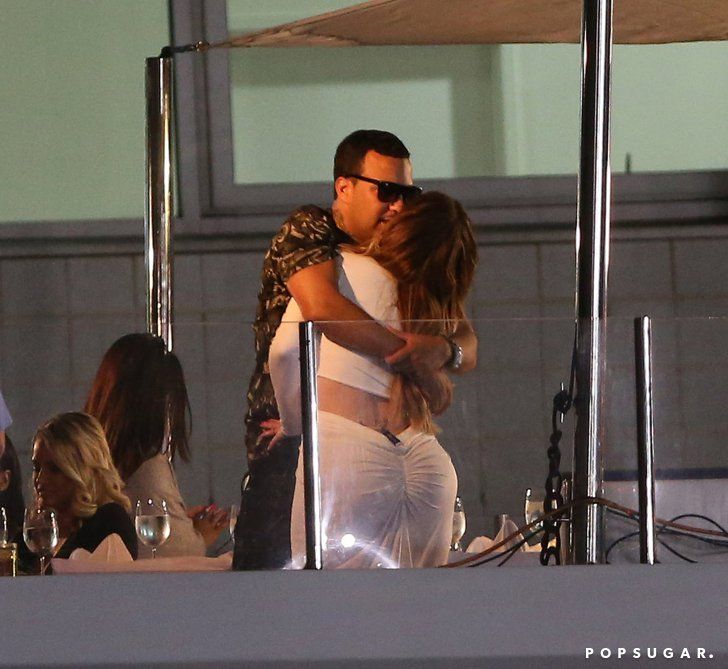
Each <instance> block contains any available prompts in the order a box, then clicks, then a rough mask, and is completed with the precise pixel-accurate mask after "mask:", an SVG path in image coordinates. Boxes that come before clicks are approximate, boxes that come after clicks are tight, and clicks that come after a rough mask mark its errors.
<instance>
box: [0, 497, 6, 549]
mask: <svg viewBox="0 0 728 669" xmlns="http://www.w3.org/2000/svg"><path fill="white" fill-rule="evenodd" d="M6 543H8V516H7V514H6V513H5V507H4V506H0V546H4V545H5V544H6Z"/></svg>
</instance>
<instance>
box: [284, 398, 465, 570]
mask: <svg viewBox="0 0 728 669" xmlns="http://www.w3.org/2000/svg"><path fill="white" fill-rule="evenodd" d="M318 428H319V444H320V449H319V450H320V467H321V469H320V471H321V508H322V517H323V532H324V567H325V568H329V569H331V568H351V569H372V568H377V567H384V568H398V567H436V566H438V565H440V564H444V563H445V562H446V561H447V557H448V551H449V549H450V539H451V536H452V518H453V507H454V503H455V495H456V494H457V475H456V473H455V468H454V467H453V465H452V461H451V460H450V456H448V454H447V453H446V452H445V451H444V449H443V448H442V446H440V444H439V443H438V441H437V439H435V437H434V436H432V435H431V434H423V433H422V432H417V431H415V430H412V429H410V428H408V429H406V430H404V431H403V432H400V433H399V434H398V435H396V437H397V438H398V439H399V442H400V443H398V444H393V443H392V442H391V441H390V439H388V438H387V437H386V436H385V435H384V434H382V433H380V432H377V431H376V430H373V429H370V428H367V427H364V426H362V425H359V424H358V423H355V422H353V421H350V420H348V419H346V418H342V417H341V416H337V415H336V414H332V413H327V412H325V411H320V412H319V422H318ZM291 547H292V550H293V566H294V567H299V568H300V567H302V566H303V563H304V562H305V554H306V542H305V529H304V511H303V458H299V461H298V470H297V472H296V492H295V495H294V498H293V516H292V519H291Z"/></svg>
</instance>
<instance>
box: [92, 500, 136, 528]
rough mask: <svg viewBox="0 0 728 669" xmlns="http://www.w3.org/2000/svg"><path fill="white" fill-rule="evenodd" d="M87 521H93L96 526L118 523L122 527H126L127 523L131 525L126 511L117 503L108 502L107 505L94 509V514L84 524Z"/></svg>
mask: <svg viewBox="0 0 728 669" xmlns="http://www.w3.org/2000/svg"><path fill="white" fill-rule="evenodd" d="M89 521H93V522H94V523H98V524H101V523H103V524H107V523H110V524H111V523H113V524H119V523H120V524H122V525H126V524H127V523H131V520H130V519H129V514H128V513H127V511H126V509H124V507H123V506H121V504H118V503H117V502H108V503H107V504H102V505H101V506H99V507H98V508H97V509H96V513H95V514H94V515H93V516H91V518H89V519H88V521H86V522H89Z"/></svg>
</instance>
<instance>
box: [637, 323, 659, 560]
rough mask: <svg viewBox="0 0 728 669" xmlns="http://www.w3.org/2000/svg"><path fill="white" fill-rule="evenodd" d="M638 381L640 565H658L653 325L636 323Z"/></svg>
mask: <svg viewBox="0 0 728 669" xmlns="http://www.w3.org/2000/svg"><path fill="white" fill-rule="evenodd" d="M634 355H635V373H636V381H637V384H636V385H637V471H638V481H637V483H638V487H639V513H640V562H642V563H643V564H655V469H654V466H655V428H654V417H653V416H654V414H653V399H652V398H653V395H652V324H651V322H650V318H649V316H642V317H641V318H635V319H634Z"/></svg>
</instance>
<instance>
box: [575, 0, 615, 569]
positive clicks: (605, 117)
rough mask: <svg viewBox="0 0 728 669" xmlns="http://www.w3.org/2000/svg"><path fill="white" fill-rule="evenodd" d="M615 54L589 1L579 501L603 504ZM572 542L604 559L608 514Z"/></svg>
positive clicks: (606, 27) (585, 522) (589, 513)
mask: <svg viewBox="0 0 728 669" xmlns="http://www.w3.org/2000/svg"><path fill="white" fill-rule="evenodd" d="M611 55H612V0H584V10H583V17H582V88H581V95H582V106H581V160H580V165H579V193H578V208H577V209H578V211H577V226H576V254H577V272H576V274H577V277H576V278H577V285H576V325H577V349H576V397H575V402H574V406H575V409H576V430H575V435H574V466H573V495H574V498H575V499H579V498H583V497H596V496H597V495H598V494H599V493H600V490H601V487H602V452H601V451H602V443H603V439H604V416H603V410H602V408H603V407H602V405H603V396H604V375H605V369H606V317H607V274H608V268H609V223H610V212H609V207H610V181H611V175H610V166H609V92H610V91H609V89H610V67H611ZM572 538H573V542H574V543H573V546H572V558H573V562H574V563H575V564H595V563H598V562H600V561H601V560H602V553H603V546H602V543H603V531H602V514H601V512H600V508H599V506H598V505H597V504H586V505H583V506H577V507H576V508H575V509H574V512H573V530H572Z"/></svg>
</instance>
